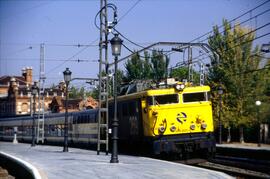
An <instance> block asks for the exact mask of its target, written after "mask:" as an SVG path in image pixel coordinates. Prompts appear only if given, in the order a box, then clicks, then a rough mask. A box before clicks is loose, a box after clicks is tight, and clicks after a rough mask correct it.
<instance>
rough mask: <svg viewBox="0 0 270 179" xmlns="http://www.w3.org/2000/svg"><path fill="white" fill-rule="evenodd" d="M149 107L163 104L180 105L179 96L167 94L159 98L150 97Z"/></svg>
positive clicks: (148, 99)
mask: <svg viewBox="0 0 270 179" xmlns="http://www.w3.org/2000/svg"><path fill="white" fill-rule="evenodd" d="M147 102H148V104H149V105H162V104H173V103H178V102H179V99H178V94H167V95H159V96H149V97H148V98H147Z"/></svg>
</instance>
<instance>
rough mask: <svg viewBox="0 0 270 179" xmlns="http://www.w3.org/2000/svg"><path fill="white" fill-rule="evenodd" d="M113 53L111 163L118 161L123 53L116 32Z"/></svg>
mask: <svg viewBox="0 0 270 179" xmlns="http://www.w3.org/2000/svg"><path fill="white" fill-rule="evenodd" d="M110 42H111V46H112V55H113V56H114V57H115V58H114V118H113V121H112V156H111V161H110V162H111V163H118V162H119V161H118V144H117V141H118V119H117V63H118V56H119V55H120V54H121V45H122V42H123V41H122V40H121V39H120V38H119V37H118V35H117V34H116V35H115V36H114V37H113V38H112V39H111V40H110Z"/></svg>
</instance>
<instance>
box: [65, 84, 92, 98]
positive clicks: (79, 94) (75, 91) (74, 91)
mask: <svg viewBox="0 0 270 179" xmlns="http://www.w3.org/2000/svg"><path fill="white" fill-rule="evenodd" d="M88 95H89V92H87V91H86V90H85V89H84V87H81V88H76V87H75V86H71V88H70V90H69V98H71V99H83V98H84V97H87V96H88Z"/></svg>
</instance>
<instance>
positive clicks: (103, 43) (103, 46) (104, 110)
mask: <svg viewBox="0 0 270 179" xmlns="http://www.w3.org/2000/svg"><path fill="white" fill-rule="evenodd" d="M99 18H100V26H99V32H100V37H99V103H98V107H99V110H98V131H97V132H98V139H97V155H99V153H100V145H101V144H105V145H106V155H108V151H109V134H108V132H109V131H108V130H109V110H108V106H109V103H108V96H109V82H108V81H109V76H108V15H107V0H100V13H99ZM104 71H105V73H106V76H102V75H103V74H102V72H104ZM104 129H105V130H106V132H105V133H106V135H105V136H101V132H102V131H101V130H104ZM104 137H105V139H104ZM102 138H103V139H102Z"/></svg>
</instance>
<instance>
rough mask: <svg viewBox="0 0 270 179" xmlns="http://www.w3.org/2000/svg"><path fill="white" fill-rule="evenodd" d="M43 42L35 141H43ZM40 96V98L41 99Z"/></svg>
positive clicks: (41, 45) (42, 45) (41, 46)
mask: <svg viewBox="0 0 270 179" xmlns="http://www.w3.org/2000/svg"><path fill="white" fill-rule="evenodd" d="M44 48H45V47H44V43H42V44H40V67H39V89H40V90H39V94H38V125H37V126H38V127H37V143H38V142H39V141H41V142H42V143H43V142H44V112H45V106H44V94H45V89H44V83H45V60H44V53H45V52H44V51H45V50H44ZM41 97H42V99H41Z"/></svg>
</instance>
